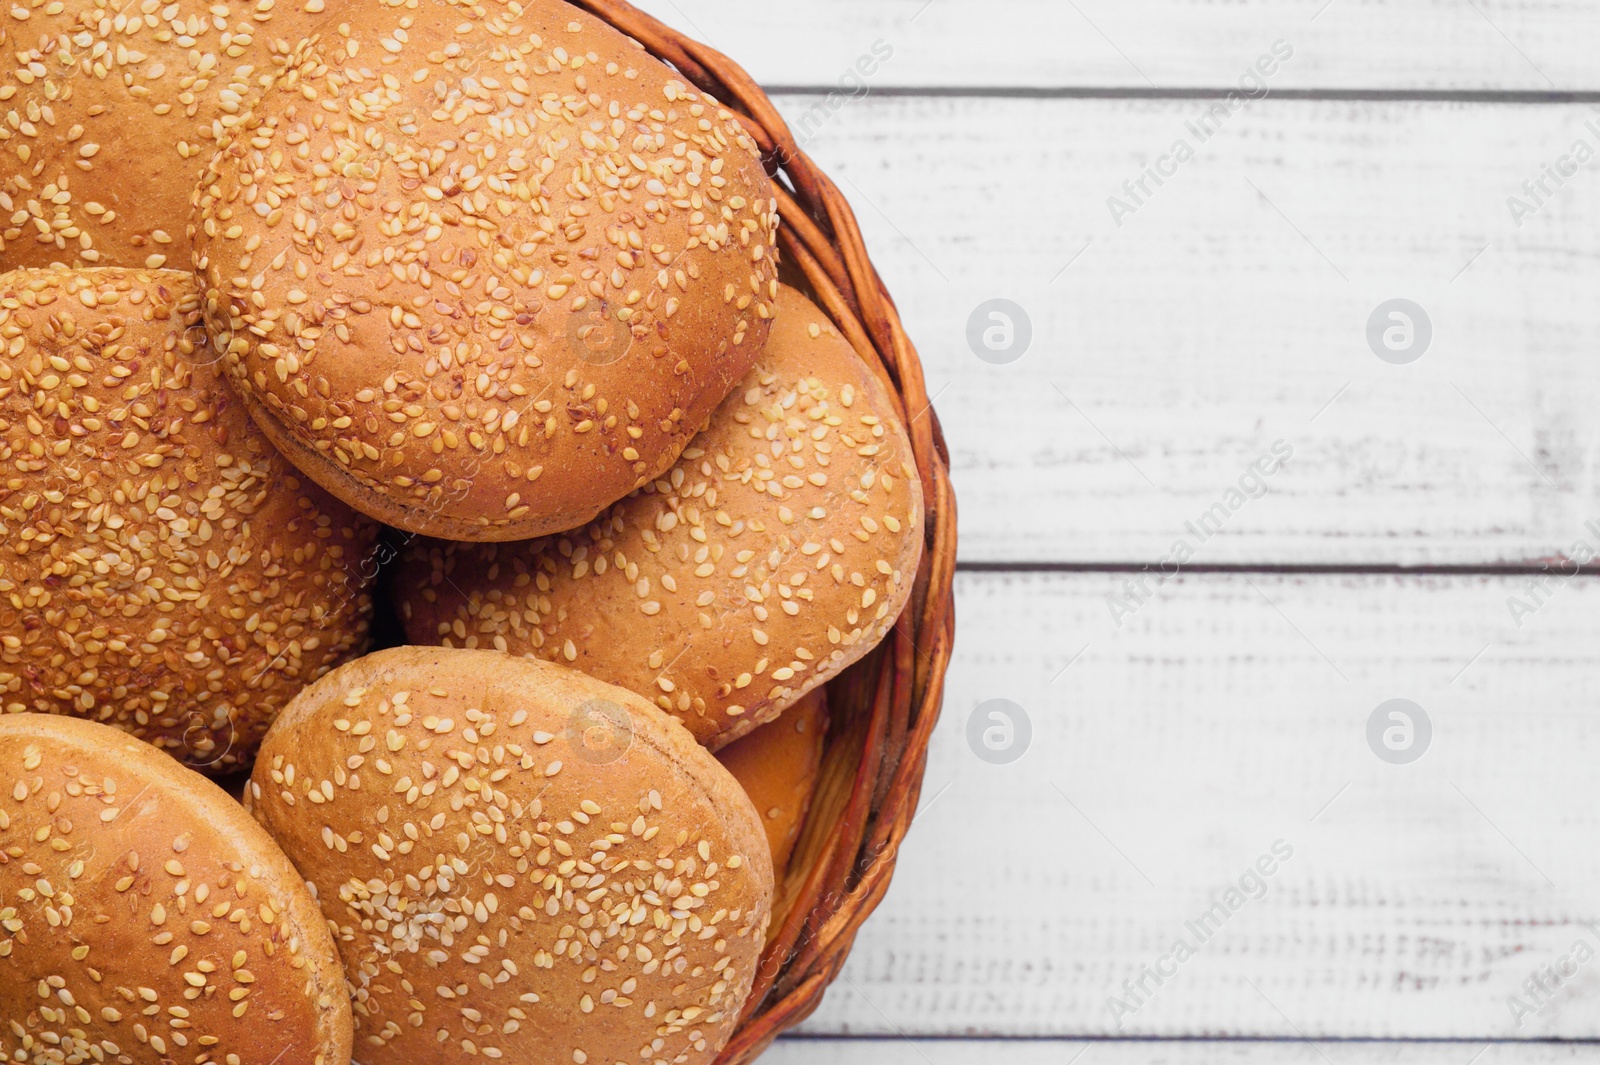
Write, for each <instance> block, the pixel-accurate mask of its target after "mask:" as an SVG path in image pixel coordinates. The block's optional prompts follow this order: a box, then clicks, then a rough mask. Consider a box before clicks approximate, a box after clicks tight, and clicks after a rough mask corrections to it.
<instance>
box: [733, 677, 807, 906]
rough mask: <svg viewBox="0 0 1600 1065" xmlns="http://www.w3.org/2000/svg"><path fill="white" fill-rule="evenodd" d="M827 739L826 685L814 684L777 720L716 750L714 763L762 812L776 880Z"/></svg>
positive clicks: (804, 811)
mask: <svg viewBox="0 0 1600 1065" xmlns="http://www.w3.org/2000/svg"><path fill="white" fill-rule="evenodd" d="M827 738H828V696H827V689H825V688H815V689H813V690H812V691H810V692H807V693H806V695H805V697H804V698H802V699H801V700H800V701H799V702H797V703H795V704H794V705H793V706H791V707H789V709H787V710H785V711H784V712H783V716H782V717H780V718H778V720H776V721H769V722H767V723H766V724H765V725H762V726H761V727H760V728H758V729H756V730H754V731H753V732H751V733H750V734H749V735H748V736H745V737H744V738H743V739H739V740H735V741H734V742H732V743H730V744H728V745H727V746H726V747H724V748H722V750H720V751H718V752H717V761H719V762H721V763H722V764H723V766H724V768H726V769H727V770H728V772H730V773H732V774H733V779H735V780H737V781H738V782H739V786H740V787H742V788H744V791H745V794H746V795H748V796H750V801H751V802H752V803H753V804H755V808H756V812H757V813H759V814H760V815H761V819H762V824H763V825H764V826H765V827H766V830H767V845H768V846H769V847H770V848H771V849H772V868H773V869H774V870H775V871H776V873H777V876H778V878H779V880H782V879H783V874H784V870H786V869H788V868H789V855H790V854H792V853H793V852H794V845H795V841H796V840H798V839H799V838H800V829H801V828H802V827H803V826H804V825H805V821H806V814H807V813H809V812H810V810H811V795H812V793H813V792H814V791H815V790H816V786H817V773H818V771H819V770H820V769H821V768H822V747H823V741H825V740H826V739H827Z"/></svg>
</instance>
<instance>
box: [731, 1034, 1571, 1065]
mask: <svg viewBox="0 0 1600 1065" xmlns="http://www.w3.org/2000/svg"><path fill="white" fill-rule="evenodd" d="M1596 1056H1597V1054H1596V1050H1595V1048H1594V1047H1593V1046H1592V1045H1581V1044H1580V1045H1571V1044H1568V1045H1559V1044H1550V1043H1542V1044H1534V1045H1523V1046H1518V1045H1515V1044H1505V1043H1497V1044H1495V1045H1494V1046H1492V1047H1491V1046H1487V1045H1486V1044H1484V1043H1383V1042H1380V1043H1300V1042H1294V1043H1287V1042H1259V1043H1244V1042H1240V1043H1229V1042H1218V1041H1215V1040H1189V1041H1183V1042H1106V1041H1094V1042H1083V1041H1076V1042H1074V1041H1061V1042H1055V1041H1037V1042H1035V1041H996V1040H989V1041H979V1040H965V1039H938V1040H933V1039H923V1040H916V1041H912V1040H902V1039H895V1038H890V1039H827V1040H812V1039H785V1040H781V1041H779V1043H778V1044H777V1045H776V1046H774V1047H773V1048H772V1049H771V1050H769V1051H767V1053H766V1054H765V1055H764V1056H763V1057H762V1059H761V1065H815V1063H816V1062H819V1061H826V1062H829V1063H831V1065H975V1063H980V1062H982V1063H987V1065H994V1063H1003V1065H1074V1063H1077V1065H1330V1063H1336V1065H1391V1063H1392V1065H1401V1063H1404V1065H1474V1063H1477V1065H1549V1063H1554V1062H1569V1061H1583V1062H1592V1061H1594V1060H1595V1058H1596Z"/></svg>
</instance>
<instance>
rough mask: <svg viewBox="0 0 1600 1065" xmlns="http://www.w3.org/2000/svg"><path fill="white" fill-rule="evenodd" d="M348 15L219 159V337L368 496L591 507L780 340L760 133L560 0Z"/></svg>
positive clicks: (446, 514)
mask: <svg viewBox="0 0 1600 1065" xmlns="http://www.w3.org/2000/svg"><path fill="white" fill-rule="evenodd" d="M340 12H341V17H346V18H348V19H349V21H348V23H343V24H340V25H338V26H336V27H334V26H329V27H326V28H324V31H323V33H322V34H321V37H320V40H319V41H318V42H317V43H316V44H315V45H314V46H312V45H309V44H308V45H307V47H306V48H305V49H304V55H303V56H302V57H301V59H300V60H299V61H298V62H297V65H296V66H295V68H294V69H293V71H292V72H291V73H289V74H286V75H285V76H284V77H282V78H280V79H279V80H278V82H277V84H276V85H275V86H274V87H273V89H272V90H271V91H269V92H268V93H267V94H266V95H265V96H264V97H263V98H262V100H261V101H260V103H259V104H258V105H257V106H256V108H255V109H254V111H253V112H252V113H251V114H250V115H249V116H247V117H246V118H245V120H244V122H243V123H242V124H241V126H240V128H239V130H238V131H237V134H236V135H235V136H234V137H233V138H232V139H231V141H230V142H229V144H228V145H227V146H225V147H224V149H223V150H222V151H221V152H219V153H218V155H217V156H216V158H215V160H214V161H213V163H212V166H211V170H210V171H209V172H208V174H207V177H206V178H205V179H204V180H203V182H202V184H201V188H200V191H199V193H198V199H197V210H196V214H195V226H196V233H195V244H196V264H197V266H198V268H199V269H200V272H201V276H202V277H203V278H204V281H205V285H206V318H207V321H208V323H209V326H210V328H211V330H212V333H213V336H215V337H216V338H217V339H218V348H219V350H222V351H225V352H226V353H227V356H228V361H229V369H230V373H231V374H232V375H233V377H234V380H235V382H236V383H237V385H238V388H239V390H240V392H241V393H242V394H243V395H244V396H245V399H246V401H247V403H248V404H249V405H250V410H251V413H252V414H254V415H255V417H256V419H257V420H258V421H260V422H261V424H262V425H263V426H264V427H265V428H266V429H267V432H268V433H269V435H271V436H272V438H273V441H274V442H275V443H276V444H277V445H278V446H279V448H280V449H282V450H283V451H284V453H285V454H287V455H288V456H289V457H290V458H291V459H292V460H293V461H294V462H295V463H296V464H297V465H298V466H300V468H301V469H303V470H305V471H306V473H307V474H309V475H310V476H311V477H312V478H313V479H315V480H316V481H317V482H319V483H320V484H322V485H323V486H324V487H326V488H327V489H328V490H329V491H331V492H333V493H334V494H335V495H337V496H339V497H340V498H341V499H343V500H345V501H346V502H348V503H350V504H351V505H352V506H354V507H357V508H358V509H360V510H363V511H365V512H366V513H367V514H370V515H372V516H373V517H375V518H379V519H381V520H383V521H384V522H386V523H388V524H390V525H394V526H397V527H399V528H402V529H405V530H408V531H410V532H416V533H426V534H428V535H432V536H444V537H449V538H452V539H460V540H478V541H495V540H516V539H522V538H525V537H529V536H537V535H541V534H543V533H548V532H553V531H556V530H558V529H570V528H573V527H574V526H577V525H581V524H582V523H583V522H586V521H588V520H590V519H591V518H593V517H594V516H595V515H596V514H597V513H599V511H600V510H601V509H602V508H603V507H605V506H606V505H607V504H609V503H612V502H613V501H615V500H617V499H619V498H621V497H622V496H623V495H626V494H627V493H628V492H629V491H631V490H633V489H634V488H636V487H638V486H639V485H641V484H643V483H644V482H646V481H648V480H649V479H650V478H652V477H654V476H656V475H657V474H659V473H660V472H661V471H662V470H664V469H666V468H667V467H669V466H671V465H672V463H673V461H674V460H675V459H676V458H677V457H678V454H679V453H680V452H681V451H682V450H683V447H684V445H685V444H687V443H688V442H689V440H690V438H691V437H693V436H694V434H695V433H696V432H698V431H699V430H700V429H701V428H702V427H703V426H704V425H705V423H706V419H707V418H708V417H709V416H710V414H711V412H712V410H713V409H715V407H716V405H717V404H718V403H719V402H721V401H722V398H723V397H724V396H726V395H727V393H728V390H729V389H730V388H731V387H733V384H734V382H736V381H738V380H739V379H740V378H741V377H743V376H744V374H745V371H746V370H748V369H749V368H750V365H751V363H752V361H753V360H754V359H755V357H756V354H757V352H759V351H760V349H761V345H762V344H763V342H764V341H765V340H766V336H767V330H768V320H769V318H770V317H771V313H772V308H771V301H772V299H773V296H774V294H775V286H776V284H777V282H776V266H775V261H774V259H775V252H774V244H775V240H776V227H777V213H776V203H775V201H774V200H773V198H772V187H771V184H770V183H769V182H768V180H767V177H766V174H765V172H764V171H763V170H762V168H761V162H760V159H759V156H758V150H757V147H756V144H755V142H754V141H752V140H751V139H750V137H749V136H748V135H747V134H746V133H744V131H743V130H742V129H741V128H740V125H739V123H738V120H737V119H736V118H735V117H734V115H733V114H732V113H731V112H729V111H727V110H726V109H724V108H722V107H720V106H718V105H717V104H716V103H715V102H713V101H711V100H710V99H708V98H706V97H703V96H701V95H700V94H699V93H697V92H696V91H694V90H693V89H691V88H689V87H688V86H686V85H685V84H684V82H683V81H682V80H681V79H680V78H679V77H678V76H677V75H676V74H674V73H673V71H672V70H670V69H669V68H668V67H667V66H665V65H664V64H663V63H661V62H659V61H658V60H656V59H654V58H652V57H651V56H650V55H648V54H647V53H645V52H644V51H643V50H642V49H640V48H639V46H638V45H637V44H635V43H633V42H631V41H630V40H629V39H628V38H626V37H624V36H623V35H622V34H620V33H618V32H617V31H616V30H614V29H612V28H611V27H610V26H608V25H607V24H606V23H605V22H604V21H602V20H601V19H600V18H599V17H597V16H595V15H591V14H589V13H587V12H583V11H580V10H578V9H577V8H575V7H571V6H569V5H567V4H564V3H560V2H559V0H528V2H526V3H524V4H515V3H510V2H509V0H481V2H474V3H467V2H466V0H409V2H408V3H406V4H405V5H404V6H401V5H400V4H398V3H397V2H394V0H363V2H362V3H359V4H351V5H349V6H347V7H345V8H341V9H340Z"/></svg>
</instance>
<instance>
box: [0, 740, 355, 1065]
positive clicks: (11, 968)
mask: <svg viewBox="0 0 1600 1065" xmlns="http://www.w3.org/2000/svg"><path fill="white" fill-rule="evenodd" d="M0 766H4V769H0V1059H3V1060H5V1061H19V1062H20V1061H26V1062H33V1063H35V1065H45V1063H59V1062H85V1063H88V1062H103V1063H108V1065H109V1063H112V1062H116V1063H120V1065H173V1063H174V1062H179V1061H181V1062H185V1063H189V1062H195V1063H197V1065H206V1063H215V1065H285V1063H287V1062H295V1063H301V1062H303V1063H305V1065H346V1063H347V1062H348V1061H349V1060H350V1034H351V1028H350V996H349V994H348V992H347V991H346V989H345V983H344V974H343V972H342V971H341V970H340V968H339V956H338V954H337V953H336V952H335V950H334V946H333V939H332V937H331V936H330V935H329V934H328V926H327V924H326V923H325V922H324V921H323V920H322V915H321V913H319V912H318V910H317V904H316V901H315V900H314V899H313V898H312V897H311V893H310V892H309V891H308V890H306V885H305V882H304V881H302V880H301V879H300V876H299V874H298V873H296V872H295V870H294V867H293V866H291V865H290V864H289V861H288V859H286V858H285V857H284V856H283V852H282V851H280V850H279V849H278V848H277V847H276V846H275V845H274V844H273V842H272V840H271V839H269V838H268V837H267V834H266V833H265V832H263V831H262V830H261V828H260V826H258V825H256V824H255V823H254V822H253V821H251V820H250V818H249V816H248V815H246V814H245V812H244V811H243V810H241V809H240V808H239V806H238V804H237V803H235V802H234V801H233V800H232V799H230V798H228V796H227V795H225V794H223V793H222V791H221V789H219V788H217V786H216V785H214V784H212V783H210V782H209V781H207V780H206V779H205V778H204V777H201V776H199V775H198V774H195V773H192V772H190V771H189V770H187V769H185V768H183V767H182V766H180V765H178V764H177V763H176V762H174V761H173V760H172V759H170V758H168V757H167V756H166V755H164V754H161V753H160V752H158V751H157V750H156V749H155V748H154V747H151V746H149V745H148V744H145V743H141V742H140V741H138V740H135V739H133V738H131V737H129V736H127V735H125V734H123V733H121V732H118V731H117V730H115V729H112V728H107V727H106V726H104V725H97V724H94V723H92V722H87V721H76V720H73V719H71V718H62V717H50V716H46V715H43V714H8V715H3V716H0Z"/></svg>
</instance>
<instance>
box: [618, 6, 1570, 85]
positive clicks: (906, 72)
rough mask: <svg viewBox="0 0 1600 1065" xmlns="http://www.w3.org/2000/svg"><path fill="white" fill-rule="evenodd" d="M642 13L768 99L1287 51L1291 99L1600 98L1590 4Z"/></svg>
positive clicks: (1210, 70)
mask: <svg viewBox="0 0 1600 1065" xmlns="http://www.w3.org/2000/svg"><path fill="white" fill-rule="evenodd" d="M639 6H641V7H643V8H644V9H645V10H647V11H650V12H651V13H652V14H654V15H656V16H657V17H658V18H661V19H663V20H665V21H666V22H668V23H671V24H673V25H676V26H679V27H681V28H683V29H684V30H686V31H687V32H689V33H692V34H694V35H695V36H697V37H698V38H699V39H701V40H703V41H707V42H709V43H710V44H711V45H713V46H714V47H716V48H719V49H721V50H722V51H723V52H725V53H727V54H729V55H731V56H734V57H736V58H737V59H738V60H739V61H740V62H741V63H743V64H744V66H745V67H746V68H747V69H748V70H749V71H750V72H751V73H752V74H754V75H755V76H756V78H758V79H759V80H761V81H762V82H763V83H764V84H770V85H822V86H833V85H837V84H838V82H839V79H840V77H841V76H842V75H844V74H845V72H846V71H849V70H852V69H855V64H856V63H857V61H858V60H859V58H860V57H861V56H862V55H863V54H867V53H868V52H869V51H870V48H871V45H872V44H873V42H875V41H878V40H882V41H885V42H888V43H889V44H890V45H891V46H892V47H893V48H894V55H893V57H892V58H891V59H890V60H889V61H888V63H886V64H884V65H883V66H882V67H881V69H879V70H878V71H877V72H875V73H874V74H873V75H872V76H871V77H870V78H869V79H867V83H868V85H869V86H874V85H875V86H879V87H882V86H909V87H918V88H925V87H939V88H944V87H949V86H965V87H994V86H999V87H1008V88H1014V87H1026V88H1062V87H1071V88H1094V89H1101V88H1107V87H1116V88H1133V89H1146V88H1149V87H1150V86H1151V85H1155V86H1159V87H1162V88H1172V87H1191V86H1204V87H1215V86H1227V87H1231V86H1233V85H1235V84H1236V83H1237V81H1238V79H1239V76H1240V74H1241V72H1243V71H1244V70H1245V69H1246V68H1247V67H1249V66H1250V65H1251V64H1252V63H1253V62H1254V61H1255V59H1256V57H1257V56H1258V55H1259V54H1260V53H1261V52H1263V51H1264V50H1265V49H1266V48H1267V46H1268V45H1270V44H1271V42H1272V41H1274V40H1277V39H1280V38H1282V39H1285V40H1288V41H1291V42H1293V43H1294V45H1295V47H1296V51H1297V53H1298V55H1299V60H1298V61H1297V62H1296V63H1295V64H1293V65H1292V66H1291V67H1290V68H1289V69H1288V70H1287V71H1285V74H1284V78H1283V80H1282V82H1281V86H1280V87H1283V88H1296V89H1307V88H1310V89H1330V88H1340V89H1413V90H1415V89H1422V90H1441V89H1443V90H1451V89H1455V90H1460V89H1466V90H1484V89H1523V90H1550V89H1552V88H1556V89H1561V90H1568V91H1572V90H1591V91H1592V90H1594V89H1596V88H1600V80H1597V75H1596V70H1595V65H1594V62H1593V57H1594V55H1595V53H1596V51H1597V50H1600V18H1597V17H1596V14H1595V10H1594V7H1593V6H1592V5H1591V4H1588V3H1585V2H1584V0H1510V2H1508V0H1475V3H1467V2H1456V0H1331V2H1330V0H1235V2H1224V0H1073V2H1072V3H1067V2H1066V0H871V2H867V3H863V2H862V0H808V2H790V3H782V4H753V3H750V2H748V0H643V2H642V3H641V4H640V5H639ZM1319 12H1320V13H1319ZM846 84H847V85H850V84H852V83H849V82H847V83H846ZM858 91H859V90H858Z"/></svg>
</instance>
